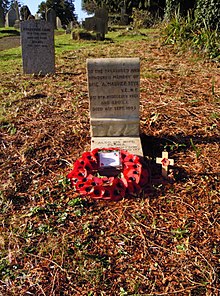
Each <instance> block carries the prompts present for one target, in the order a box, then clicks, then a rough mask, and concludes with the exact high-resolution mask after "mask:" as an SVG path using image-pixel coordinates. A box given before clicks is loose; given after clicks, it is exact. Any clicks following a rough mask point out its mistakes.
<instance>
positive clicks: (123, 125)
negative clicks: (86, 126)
mask: <svg viewBox="0 0 220 296" xmlns="http://www.w3.org/2000/svg"><path fill="white" fill-rule="evenodd" d="M87 75H88V89H89V98H90V124H91V137H92V139H91V148H92V149H94V148H105V147H118V148H120V149H125V150H128V151H129V152H131V153H134V154H137V155H143V152H142V147H141V142H140V137H139V92H140V61H139V59H138V58H104V59H88V60H87Z"/></svg>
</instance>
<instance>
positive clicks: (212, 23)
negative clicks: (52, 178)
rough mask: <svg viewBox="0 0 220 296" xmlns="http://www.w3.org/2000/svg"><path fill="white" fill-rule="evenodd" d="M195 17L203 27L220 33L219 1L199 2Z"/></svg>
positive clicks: (203, 0)
mask: <svg viewBox="0 0 220 296" xmlns="http://www.w3.org/2000/svg"><path fill="white" fill-rule="evenodd" d="M195 16H196V19H197V24H198V25H200V26H201V27H205V26H207V27H208V28H210V29H213V30H215V29H217V30H218V31H220V2H219V0H198V1H197V5H196V11H195Z"/></svg>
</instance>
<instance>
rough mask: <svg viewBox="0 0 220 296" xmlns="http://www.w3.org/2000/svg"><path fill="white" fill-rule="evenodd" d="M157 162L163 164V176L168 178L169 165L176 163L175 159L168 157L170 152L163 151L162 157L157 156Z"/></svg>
mask: <svg viewBox="0 0 220 296" xmlns="http://www.w3.org/2000/svg"><path fill="white" fill-rule="evenodd" d="M156 163H158V164H161V165H162V176H163V177H164V178H167V173H168V166H169V165H174V160H173V159H169V158H168V152H166V151H163V152H162V158H160V157H157V158H156Z"/></svg>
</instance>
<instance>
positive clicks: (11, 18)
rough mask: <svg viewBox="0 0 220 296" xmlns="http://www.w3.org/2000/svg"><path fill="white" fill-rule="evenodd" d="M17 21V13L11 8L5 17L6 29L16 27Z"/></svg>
mask: <svg viewBox="0 0 220 296" xmlns="http://www.w3.org/2000/svg"><path fill="white" fill-rule="evenodd" d="M16 20H17V14H16V11H15V10H14V9H13V8H11V9H10V10H9V11H8V12H7V14H6V16H5V26H6V27H14V24H15V21H16Z"/></svg>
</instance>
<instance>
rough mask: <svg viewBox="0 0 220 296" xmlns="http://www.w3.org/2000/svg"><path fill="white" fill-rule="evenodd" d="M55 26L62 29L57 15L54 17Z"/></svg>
mask: <svg viewBox="0 0 220 296" xmlns="http://www.w3.org/2000/svg"><path fill="white" fill-rule="evenodd" d="M56 28H57V29H62V23H61V20H60V18H59V17H58V16H57V17H56Z"/></svg>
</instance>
